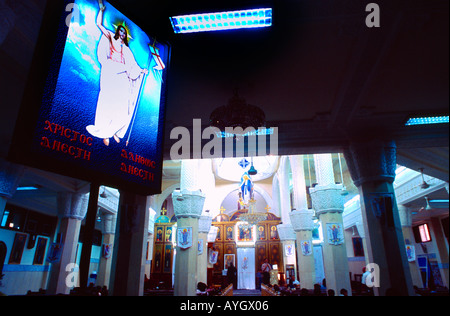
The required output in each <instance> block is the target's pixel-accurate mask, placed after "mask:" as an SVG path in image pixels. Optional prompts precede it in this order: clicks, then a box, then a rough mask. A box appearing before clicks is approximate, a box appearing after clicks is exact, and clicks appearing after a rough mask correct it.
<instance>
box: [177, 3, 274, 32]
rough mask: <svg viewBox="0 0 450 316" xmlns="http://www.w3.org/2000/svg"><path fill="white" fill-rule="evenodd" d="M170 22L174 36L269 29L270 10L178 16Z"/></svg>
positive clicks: (270, 23) (270, 20)
mask: <svg viewBox="0 0 450 316" xmlns="http://www.w3.org/2000/svg"><path fill="white" fill-rule="evenodd" d="M170 21H171V23H172V27H173V30H174V32H175V33H176V34H178V33H195V32H210V31H223V30H236V29H243V28H258V27H269V26H271V25H272V9H271V8H262V9H254V10H241V11H226V12H216V13H204V14H190V15H179V16H174V17H171V18H170Z"/></svg>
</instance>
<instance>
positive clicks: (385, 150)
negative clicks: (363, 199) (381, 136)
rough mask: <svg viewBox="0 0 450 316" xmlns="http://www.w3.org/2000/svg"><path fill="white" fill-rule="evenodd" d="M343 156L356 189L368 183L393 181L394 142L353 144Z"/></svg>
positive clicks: (394, 165) (378, 141) (395, 162)
mask: <svg viewBox="0 0 450 316" xmlns="http://www.w3.org/2000/svg"><path fill="white" fill-rule="evenodd" d="M344 156H345V160H346V162H347V165H348V169H349V171H350V175H351V176H352V178H353V181H354V183H355V185H356V186H357V187H359V186H361V185H362V184H363V183H365V182H369V181H386V182H390V183H393V182H394V180H395V170H396V168H397V146H396V145H395V142H394V141H382V140H372V141H367V142H353V143H351V144H350V146H349V148H348V149H346V150H345V151H344Z"/></svg>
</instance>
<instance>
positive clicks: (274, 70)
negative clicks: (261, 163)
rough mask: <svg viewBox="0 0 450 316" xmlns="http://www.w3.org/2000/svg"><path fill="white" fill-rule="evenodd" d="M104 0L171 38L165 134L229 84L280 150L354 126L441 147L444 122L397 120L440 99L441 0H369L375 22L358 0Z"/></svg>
mask: <svg viewBox="0 0 450 316" xmlns="http://www.w3.org/2000/svg"><path fill="white" fill-rule="evenodd" d="M114 3H115V4H116V5H117V6H119V7H120V8H121V9H122V10H124V11H128V12H129V14H130V15H131V16H133V17H135V20H136V22H137V23H138V24H140V25H142V27H143V28H144V29H145V30H146V31H147V32H148V33H149V34H151V35H154V36H156V37H159V38H161V39H166V40H167V41H168V42H170V43H171V45H172V48H173V51H172V60H171V71H170V73H169V74H170V77H169V81H170V82H169V98H168V104H167V123H168V124H167V133H166V140H167V143H168V144H170V143H171V141H170V140H169V139H168V134H169V132H170V130H171V128H173V127H175V126H186V127H188V126H191V125H192V119H194V118H200V119H202V122H203V124H205V125H207V123H208V119H209V115H210V114H211V112H212V111H213V110H214V109H215V108H217V107H219V106H222V105H225V104H227V102H228V100H229V99H230V98H231V97H232V96H233V91H234V90H235V89H238V91H239V94H240V95H241V96H242V97H244V98H245V99H246V100H247V102H248V103H250V104H253V105H256V106H258V107H260V108H261V109H262V110H263V111H264V112H265V114H266V118H267V121H268V125H271V126H273V127H279V129H280V136H279V137H280V144H281V146H280V152H281V153H305V152H311V151H324V150H325V151H327V150H328V151H330V150H331V151H336V150H341V149H342V147H345V146H346V144H347V143H348V141H349V140H350V139H352V138H353V137H355V135H358V136H361V135H362V136H363V137H374V136H380V137H384V138H387V139H388V138H393V139H395V140H396V141H397V144H398V146H399V147H400V148H404V150H409V149H410V148H418V147H427V148H431V147H447V148H448V126H445V127H444V128H441V127H433V128H427V129H423V128H406V127H404V122H405V120H406V119H407V118H408V117H409V116H410V115H429V114H435V113H436V114H441V113H448V111H449V109H448V107H449V93H448V84H449V76H448V69H449V67H448V56H449V45H448V43H449V34H448V13H449V10H448V9H449V8H448V6H449V3H448V1H398V0H396V1H392V0H391V1H377V2H376V3H377V4H378V5H379V7H380V11H381V20H380V21H381V27H380V28H368V27H367V26H366V23H365V20H366V17H367V15H368V14H369V13H368V12H366V5H367V4H368V3H369V2H368V1H356V0H346V1H336V0H328V1H311V0H308V1H299V0H295V1H294V0H283V1H271V2H270V1H269V2H268V1H184V2H181V3H180V2H176V1H163V2H161V3H158V4H155V3H152V2H142V1H129V0H127V1H123V0H118V1H114ZM265 6H271V7H273V12H274V13H273V27H271V28H268V29H255V30H244V31H229V32H215V33H197V34H173V31H172V29H171V25H170V22H169V19H168V18H169V16H173V15H177V14H186V13H202V12H213V11H218V10H226V9H228V10H232V9H246V8H255V7H265ZM172 142H173V141H172ZM168 148H170V146H166V151H167V149H168ZM445 152H447V161H448V149H447V151H445V150H444V155H445ZM441 154H442V153H441ZM447 172H448V169H447Z"/></svg>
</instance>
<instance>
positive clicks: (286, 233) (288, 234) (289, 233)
mask: <svg viewBox="0 0 450 316" xmlns="http://www.w3.org/2000/svg"><path fill="white" fill-rule="evenodd" d="M277 229H278V236H280V240H281V241H288V240H296V239H297V238H296V236H295V231H294V227H292V225H291V224H280V225H278V226H277Z"/></svg>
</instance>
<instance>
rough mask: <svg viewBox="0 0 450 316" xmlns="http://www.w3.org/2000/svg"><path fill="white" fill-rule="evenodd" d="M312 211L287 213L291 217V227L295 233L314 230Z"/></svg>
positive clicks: (304, 210) (303, 210)
mask: <svg viewBox="0 0 450 316" xmlns="http://www.w3.org/2000/svg"><path fill="white" fill-rule="evenodd" d="M313 215H314V211H312V210H306V209H302V210H293V211H292V212H291V213H289V216H290V217H291V223H292V227H293V229H294V230H295V231H296V232H301V231H305V230H310V231H312V230H314V227H315V226H314V219H313Z"/></svg>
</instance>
